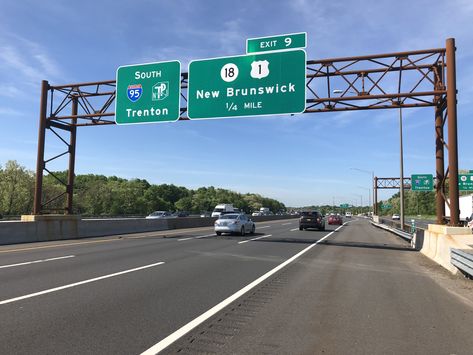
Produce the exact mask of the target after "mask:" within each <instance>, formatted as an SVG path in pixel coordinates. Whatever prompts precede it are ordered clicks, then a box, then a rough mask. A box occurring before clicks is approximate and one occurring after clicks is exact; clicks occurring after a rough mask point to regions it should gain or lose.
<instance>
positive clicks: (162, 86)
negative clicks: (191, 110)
mask: <svg viewBox="0 0 473 355" xmlns="http://www.w3.org/2000/svg"><path fill="white" fill-rule="evenodd" d="M180 96H181V63H179V62H178V61H171V62H157V63H147V64H136V65H125V66H121V67H119V68H118V69H117V89H116V99H115V122H116V123H117V124H135V123H150V122H170V121H176V120H178V119H179V116H180Z"/></svg>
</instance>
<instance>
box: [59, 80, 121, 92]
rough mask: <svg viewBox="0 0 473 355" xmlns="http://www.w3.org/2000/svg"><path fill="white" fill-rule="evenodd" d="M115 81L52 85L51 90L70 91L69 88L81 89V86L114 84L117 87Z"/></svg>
mask: <svg viewBox="0 0 473 355" xmlns="http://www.w3.org/2000/svg"><path fill="white" fill-rule="evenodd" d="M115 82H116V81H115V80H105V81H91V82H85V83H74V84H64V85H52V86H51V89H53V90H59V89H69V88H79V87H81V86H97V85H107V84H113V85H115Z"/></svg>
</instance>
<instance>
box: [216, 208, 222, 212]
mask: <svg viewBox="0 0 473 355" xmlns="http://www.w3.org/2000/svg"><path fill="white" fill-rule="evenodd" d="M223 211H224V209H223V208H216V209H214V212H223Z"/></svg>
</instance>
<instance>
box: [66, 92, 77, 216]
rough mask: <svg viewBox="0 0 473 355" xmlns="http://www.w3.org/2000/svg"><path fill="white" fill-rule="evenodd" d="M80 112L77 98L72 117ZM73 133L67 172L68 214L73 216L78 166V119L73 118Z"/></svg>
mask: <svg viewBox="0 0 473 355" xmlns="http://www.w3.org/2000/svg"><path fill="white" fill-rule="evenodd" d="M77 111H78V102H77V98H73V99H72V110H71V114H72V116H77ZM71 123H72V124H71V131H70V132H71V133H70V142H69V169H68V170H67V187H66V192H67V200H66V203H67V207H66V214H72V213H73V208H72V201H73V197H74V174H75V165H76V138H77V126H76V124H77V118H75V117H74V118H73V119H72V122H71Z"/></svg>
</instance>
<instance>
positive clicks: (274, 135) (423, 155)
mask: <svg viewBox="0 0 473 355" xmlns="http://www.w3.org/2000/svg"><path fill="white" fill-rule="evenodd" d="M0 1H1V8H2V11H1V12H0V164H1V165H4V164H5V162H6V161H7V160H17V161H18V162H19V163H20V164H22V165H24V166H26V167H27V168H29V169H34V168H35V164H36V147H37V129H38V109H39V94H40V82H41V80H43V79H46V80H48V81H49V82H50V83H51V84H53V85H59V84H68V83H74V82H87V81H101V80H110V79H114V78H115V71H116V69H117V67H118V66H120V65H127V64H134V63H145V62H154V61H169V60H180V61H181V63H182V70H183V71H187V64H188V63H189V61H190V60H193V59H203V58H212V57H220V56H231V55H240V54H244V52H245V40H246V39H247V38H252V37H258V36H269V35H277V34H285V33H293V32H307V34H308V47H307V58H308V59H323V58H328V57H344V56H355V55H365V54H376V53H388V52H396V51H407V50H417V49H428V48H440V47H444V46H445V40H446V39H447V38H449V37H454V38H455V39H456V45H457V49H458V50H457V88H458V134H459V136H458V139H459V161H460V164H459V165H460V169H472V170H473V156H472V151H473V144H472V143H471V132H472V130H473V120H472V117H473V107H472V103H473V84H472V83H473V65H471V63H473V35H472V33H473V23H472V21H471V19H472V18H473V2H471V1H469V0H449V1H447V0H445V1H436V2H435V6H432V1H397V2H392V1H380V0H378V1H363V2H360V1H337V2H329V1H317V0H312V1H308V0H307V1H306V0H291V1H276V0H272V1H251V0H240V1H238V2H234V1H224V0H220V1H217V0H215V1H210V0H209V1H199V0H195V1H190V0H188V1H182V0H181V1H180V0H174V1H170V0H169V1H156V0H155V1H128V2H125V1H100V0H99V1H97V0H95V1H89V0H82V1H80V2H74V3H71V2H64V1H53V0H50V1H43V2H38V1H33V0H23V1H15V2H13V1H6V0H0ZM404 118H405V120H404V153H405V159H404V170H405V175H406V176H410V174H415V173H434V171H435V160H434V152H435V147H434V126H433V120H434V112H433V108H423V109H418V110H417V109H416V110H404ZM398 133H399V132H398V111H397V110H376V111H358V112H351V113H342V114H340V113H322V114H304V115H296V116H293V117H291V116H273V117H252V118H239V119H226V120H209V121H192V122H189V121H185V122H177V123H169V124H148V125H136V126H106V127H96V128H88V127H86V128H81V129H79V131H78V147H77V158H76V172H77V173H79V174H80V173H96V174H104V175H117V176H120V177H124V178H134V177H136V178H144V179H147V180H148V181H150V182H151V183H157V184H159V183H173V184H177V185H183V186H186V187H188V188H196V187H199V186H210V185H213V186H216V187H222V188H227V189H231V190H234V191H238V192H256V193H261V194H263V195H265V196H269V197H273V198H276V199H278V200H280V201H283V202H284V203H286V204H287V205H290V206H301V205H309V204H320V203H329V204H331V203H332V202H333V201H334V202H335V203H336V204H339V203H353V204H359V203H360V199H361V196H362V198H363V202H364V203H366V201H367V200H368V188H369V187H370V186H371V182H370V175H369V174H367V173H363V172H361V171H357V170H353V169H350V168H353V167H354V168H358V169H362V170H367V171H374V173H375V175H376V176H379V177H383V176H396V175H397V174H398V172H399V155H398V154H399V153H398V152H399V143H398ZM48 139H49V140H48V141H47V149H48V152H47V154H48V156H53V155H55V154H57V153H58V152H60V151H61V149H62V146H61V145H60V143H58V141H57V140H53V139H50V138H49V137H48ZM58 163H59V164H57V165H52V166H51V168H53V169H54V168H57V169H61V170H63V169H65V168H66V167H67V163H66V162H65V161H59V162H58ZM394 192H395V191H390V192H382V193H381V194H380V197H381V198H386V197H388V196H389V195H390V194H392V193H394Z"/></svg>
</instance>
